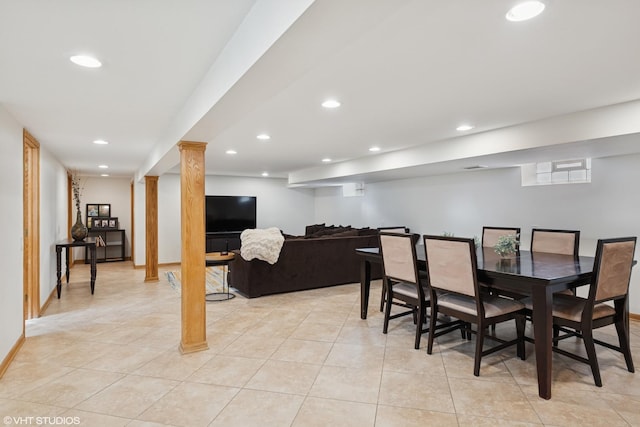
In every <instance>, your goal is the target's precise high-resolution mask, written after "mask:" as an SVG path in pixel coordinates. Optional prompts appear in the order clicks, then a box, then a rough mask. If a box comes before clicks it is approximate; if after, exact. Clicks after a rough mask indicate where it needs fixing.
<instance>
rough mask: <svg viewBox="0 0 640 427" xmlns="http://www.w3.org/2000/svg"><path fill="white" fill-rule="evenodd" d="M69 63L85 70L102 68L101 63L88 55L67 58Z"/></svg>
mask: <svg viewBox="0 0 640 427" xmlns="http://www.w3.org/2000/svg"><path fill="white" fill-rule="evenodd" d="M69 59H70V60H71V62H73V63H74V64H76V65H79V66H81V67H87V68H100V67H102V62H100V61H98V60H97V59H96V58H94V57H93V56H88V55H74V56H72V57H70V58H69Z"/></svg>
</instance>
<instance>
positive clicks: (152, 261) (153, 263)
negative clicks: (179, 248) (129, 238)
mask: <svg viewBox="0 0 640 427" xmlns="http://www.w3.org/2000/svg"><path fill="white" fill-rule="evenodd" d="M144 184H145V190H144V191H145V218H146V220H145V236H146V237H145V276H144V281H145V282H156V281H158V280H159V279H158V177H157V176H145V177H144Z"/></svg>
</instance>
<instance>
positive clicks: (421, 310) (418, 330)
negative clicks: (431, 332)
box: [414, 303, 427, 350]
mask: <svg viewBox="0 0 640 427" xmlns="http://www.w3.org/2000/svg"><path fill="white" fill-rule="evenodd" d="M426 311H427V308H426V307H425V304H424V303H422V304H420V307H419V308H418V319H420V321H419V322H416V344H415V346H414V347H415V349H416V350H419V349H420V338H421V337H422V323H423V322H424V318H425V316H426Z"/></svg>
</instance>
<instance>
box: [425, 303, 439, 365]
mask: <svg viewBox="0 0 640 427" xmlns="http://www.w3.org/2000/svg"><path fill="white" fill-rule="evenodd" d="M431 301H432V303H431V318H430V319H429V337H428V339H427V354H431V351H432V350H433V335H434V334H435V332H436V318H437V317H438V307H437V306H436V305H435V304H433V299H432V300H431Z"/></svg>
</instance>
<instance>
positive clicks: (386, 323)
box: [382, 292, 393, 334]
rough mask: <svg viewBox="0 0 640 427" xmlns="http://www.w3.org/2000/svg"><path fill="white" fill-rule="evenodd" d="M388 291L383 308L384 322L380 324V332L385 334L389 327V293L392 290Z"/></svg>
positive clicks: (390, 293)
mask: <svg viewBox="0 0 640 427" xmlns="http://www.w3.org/2000/svg"><path fill="white" fill-rule="evenodd" d="M387 293H388V298H387V302H386V305H385V309H384V324H383V326H382V333H383V334H386V333H387V330H388V329H389V317H390V316H391V300H392V298H391V295H393V294H392V292H387Z"/></svg>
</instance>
